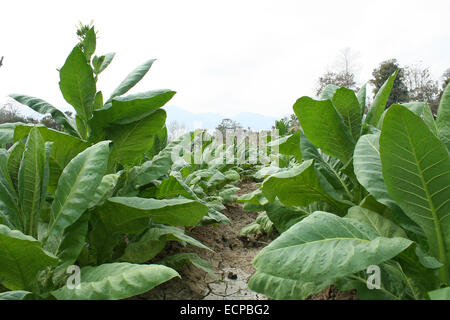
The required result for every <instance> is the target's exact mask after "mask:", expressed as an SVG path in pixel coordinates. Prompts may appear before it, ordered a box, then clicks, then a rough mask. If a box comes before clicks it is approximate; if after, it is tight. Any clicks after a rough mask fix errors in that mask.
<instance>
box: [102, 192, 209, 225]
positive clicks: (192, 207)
mask: <svg viewBox="0 0 450 320" xmlns="http://www.w3.org/2000/svg"><path fill="white" fill-rule="evenodd" d="M97 210H98V212H99V213H100V216H101V218H102V220H103V222H104V223H105V225H106V226H107V228H108V229H110V230H111V232H114V233H139V232H142V231H143V229H145V228H146V227H147V226H148V219H149V218H151V219H152V220H153V221H155V222H158V223H164V224H169V225H173V226H194V225H196V224H197V223H198V222H199V221H200V220H201V219H202V217H203V216H205V215H206V214H207V213H208V207H207V206H205V205H204V204H202V203H200V202H198V201H193V200H188V199H169V200H157V199H146V198H138V197H113V198H109V199H108V200H107V201H106V202H105V204H104V205H103V206H101V207H98V208H97Z"/></svg>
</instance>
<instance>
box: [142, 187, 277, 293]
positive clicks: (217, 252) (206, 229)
mask: <svg viewBox="0 0 450 320" xmlns="http://www.w3.org/2000/svg"><path fill="white" fill-rule="evenodd" d="M239 188H240V190H239V191H238V192H237V195H242V194H245V193H249V192H251V191H253V190H256V189H257V188H258V186H257V185H256V184H255V183H253V182H244V183H242V184H241V185H239ZM226 207H227V208H226V209H225V210H223V211H222V213H224V214H225V215H226V216H227V217H228V219H230V222H231V223H230V224H222V225H217V226H214V225H209V226H197V227H194V228H192V229H190V230H186V233H187V234H188V235H190V236H191V237H193V238H195V239H197V240H199V241H200V242H202V243H203V244H205V245H206V246H208V247H209V248H210V249H212V250H213V251H214V252H211V251H208V250H205V249H200V248H196V247H193V246H191V245H187V246H186V247H183V246H182V245H180V244H179V243H177V242H170V243H169V244H168V245H167V247H166V250H165V251H164V253H163V255H164V256H166V255H172V254H176V253H183V252H195V253H197V254H198V255H199V257H201V258H202V259H205V260H206V261H209V262H210V263H211V265H212V267H213V270H214V272H215V273H216V275H217V278H216V279H215V278H214V277H213V276H211V275H210V274H208V273H206V272H204V271H202V270H200V269H198V268H196V267H194V266H192V265H190V264H186V265H185V266H184V267H183V268H182V269H181V270H179V273H180V275H181V279H179V278H175V279H172V280H170V281H168V282H166V283H164V284H162V285H160V286H158V287H156V288H155V289H153V290H152V291H150V292H147V293H145V294H142V295H140V296H138V297H136V298H137V299H146V300H203V299H205V300H211V299H212V300H228V299H234V300H247V299H248V300H264V299H267V298H266V297H264V296H263V295H260V294H257V293H255V292H252V291H251V290H249V289H248V285H247V281H248V279H249V278H250V276H251V275H252V274H253V273H254V272H255V269H254V268H253V266H252V260H253V258H254V257H255V256H256V255H257V254H258V252H259V251H260V250H261V249H262V248H263V247H265V246H266V245H267V244H268V243H269V242H270V240H269V239H267V238H265V237H262V236H240V235H239V231H240V230H241V229H242V228H243V227H244V226H246V225H247V224H249V223H251V222H253V221H255V219H256V217H257V216H258V213H257V212H249V211H245V210H243V209H242V205H241V204H237V203H228V204H226ZM162 257H163V256H162V255H161V256H159V257H157V258H162ZM155 261H157V259H155Z"/></svg>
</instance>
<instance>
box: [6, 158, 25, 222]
mask: <svg viewBox="0 0 450 320" xmlns="http://www.w3.org/2000/svg"><path fill="white" fill-rule="evenodd" d="M7 161H8V151H6V150H5V149H0V219H1V220H2V221H1V222H0V223H3V224H6V225H9V226H11V227H13V226H14V227H15V228H17V229H22V227H23V221H22V219H19V214H20V208H19V207H18V197H17V193H16V191H15V188H14V181H13V180H12V179H10V176H9V172H8V167H7V165H8V162H7ZM16 181H17V178H16Z"/></svg>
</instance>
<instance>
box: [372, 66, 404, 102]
mask: <svg viewBox="0 0 450 320" xmlns="http://www.w3.org/2000/svg"><path fill="white" fill-rule="evenodd" d="M396 71H398V74H397V77H396V79H395V81H394V83H393V85H392V92H391V94H390V96H389V98H388V99H387V101H386V103H385V104H386V108H388V107H389V106H390V105H391V104H393V103H402V102H407V101H408V100H409V95H408V89H407V87H406V84H405V82H404V70H403V69H402V68H400V66H399V64H398V62H397V60H396V59H390V60H386V61H383V62H381V63H380V65H379V66H378V67H377V68H375V69H374V70H373V72H372V76H373V79H372V80H370V82H371V83H372V84H373V85H374V86H375V88H374V90H373V92H374V93H375V94H377V93H378V91H379V90H380V89H381V87H382V86H383V84H384V83H385V82H386V80H387V79H388V78H389V77H390V76H391V75H392V74H393V73H394V72H396Z"/></svg>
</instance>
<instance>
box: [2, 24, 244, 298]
mask: <svg viewBox="0 0 450 320" xmlns="http://www.w3.org/2000/svg"><path fill="white" fill-rule="evenodd" d="M78 36H79V40H80V42H79V43H78V44H77V45H76V46H75V47H74V48H73V50H72V52H71V53H70V55H69V57H68V58H67V60H66V62H65V64H64V66H63V67H62V68H61V69H60V70H59V72H60V89H61V92H62V94H63V96H64V98H65V100H66V101H67V102H68V103H69V104H70V105H72V106H73V108H74V109H75V111H76V114H75V119H73V118H71V117H70V116H69V115H67V114H65V113H62V112H61V111H59V110H58V109H56V108H55V107H53V106H52V105H50V104H49V103H47V102H45V101H43V100H41V99H38V98H33V97H29V96H25V95H17V94H14V95H11V97H12V98H14V99H15V100H16V101H18V102H20V103H22V104H25V105H27V106H29V107H30V108H32V109H33V110H35V111H37V112H40V113H42V114H49V115H50V116H51V117H52V118H51V119H53V120H54V122H55V123H57V124H58V125H60V126H61V127H60V128H62V130H63V131H64V132H60V131H57V130H53V129H50V128H47V127H44V126H42V125H37V126H32V125H29V124H25V123H20V122H17V123H7V124H3V125H1V126H0V144H1V145H9V144H12V145H11V147H10V148H9V149H8V150H7V149H0V254H1V256H2V259H0V281H1V285H2V290H4V289H6V290H11V291H7V292H2V293H0V299H1V300H4V299H24V298H26V299H46V298H57V299H123V298H128V297H131V296H134V295H138V294H141V293H144V292H146V291H148V290H151V289H152V288H154V287H155V286H157V285H159V284H161V283H163V282H165V281H168V280H170V279H172V278H174V277H176V276H179V275H178V273H177V272H176V271H175V270H174V269H172V268H170V267H168V266H163V265H155V264H154V265H152V264H144V263H147V262H149V261H150V260H152V259H153V258H154V257H155V256H156V255H157V254H158V253H160V252H161V251H162V250H163V249H164V247H165V244H166V242H168V241H179V242H181V243H183V244H186V243H189V244H191V245H194V246H197V247H199V248H202V249H206V250H209V249H208V248H207V247H206V246H205V245H203V244H202V243H200V242H199V241H197V240H196V239H194V238H192V237H189V236H188V235H186V234H185V233H184V230H183V229H180V228H179V226H195V225H196V224H198V223H199V222H201V221H203V220H207V219H210V222H212V223H217V222H228V219H227V218H226V217H225V216H224V215H223V214H221V213H220V212H218V211H217V210H215V209H214V208H217V206H218V204H217V203H216V204H215V207H214V206H213V205H210V204H208V203H207V202H206V201H204V200H201V199H200V198H199V197H198V196H197V194H196V193H195V192H194V191H193V190H192V189H191V187H190V186H188V185H187V184H186V183H185V182H184V181H183V176H182V175H181V174H180V172H179V170H181V169H182V168H183V166H181V167H179V166H177V165H175V163H174V161H173V159H172V157H173V154H172V152H173V151H174V149H175V147H176V146H177V144H178V143H180V141H175V142H173V143H172V144H171V145H169V146H167V147H166V141H167V132H166V127H165V120H166V113H165V111H164V110H162V109H161V107H162V106H163V105H164V104H165V103H166V102H167V101H169V100H170V99H171V98H172V96H173V95H174V94H175V92H173V91H170V90H154V91H147V92H143V93H137V94H130V95H127V96H123V95H124V94H125V93H127V92H128V90H130V89H131V88H132V87H134V86H135V85H136V84H137V83H138V82H139V81H140V80H141V79H142V78H143V77H144V75H145V74H146V73H147V72H148V70H149V69H150V67H151V65H152V63H153V61H154V59H152V60H148V61H147V62H145V63H144V64H142V65H140V66H139V67H138V68H136V69H135V70H134V71H132V72H131V73H130V74H129V75H128V76H127V77H126V78H125V79H124V80H123V81H122V82H121V83H120V84H119V86H118V87H117V88H116V89H115V90H114V91H113V93H112V94H111V97H110V98H109V99H108V100H107V101H106V103H104V102H103V94H102V92H101V91H97V88H96V83H97V80H98V75H99V74H100V73H101V72H103V71H104V70H105V68H106V67H107V66H108V65H109V64H110V62H111V61H112V59H113V57H114V54H113V53H110V54H106V55H102V56H96V55H94V53H95V48H96V33H95V31H94V27H91V26H82V25H81V26H80V29H79V30H78ZM230 169H231V168H230V167H228V168H226V170H224V173H223V174H222V173H221V172H220V171H218V172H219V173H220V174H222V175H223V176H224V179H223V181H222V180H220V179H216V180H217V182H216V183H211V187H218V186H219V185H220V187H223V186H224V185H226V184H227V182H230V181H233V182H236V183H237V181H238V180H239V179H240V176H239V174H238V173H237V172H236V171H233V170H230ZM221 183H223V185H221ZM157 185H161V186H165V188H160V189H159V190H158V192H157V193H156V192H152V190H155V187H156V186H157ZM232 187H233V188H234V186H232ZM226 190H227V191H226V192H225V193H224V196H226V197H227V198H228V199H229V200H231V196H232V193H234V192H235V191H236V189H231V188H228V189H226ZM179 191H180V192H179ZM221 191H224V190H221ZM220 205H221V202H220ZM219 210H220V209H219ZM184 262H188V263H192V264H194V265H197V266H199V267H201V268H203V269H204V270H205V271H208V272H212V271H211V269H210V268H209V269H208V268H207V267H208V264H207V262H206V261H203V260H201V259H200V258H198V256H196V255H195V254H189V255H187V256H185V257H180V258H176V257H174V258H173V259H172V260H170V261H167V265H174V266H176V267H178V266H180V265H181V264H182V263H184ZM74 264H76V265H78V266H80V267H81V284H80V287H78V288H75V289H72V288H70V287H69V283H67V278H68V274H67V273H66V270H67V268H68V267H69V266H71V265H74Z"/></svg>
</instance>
